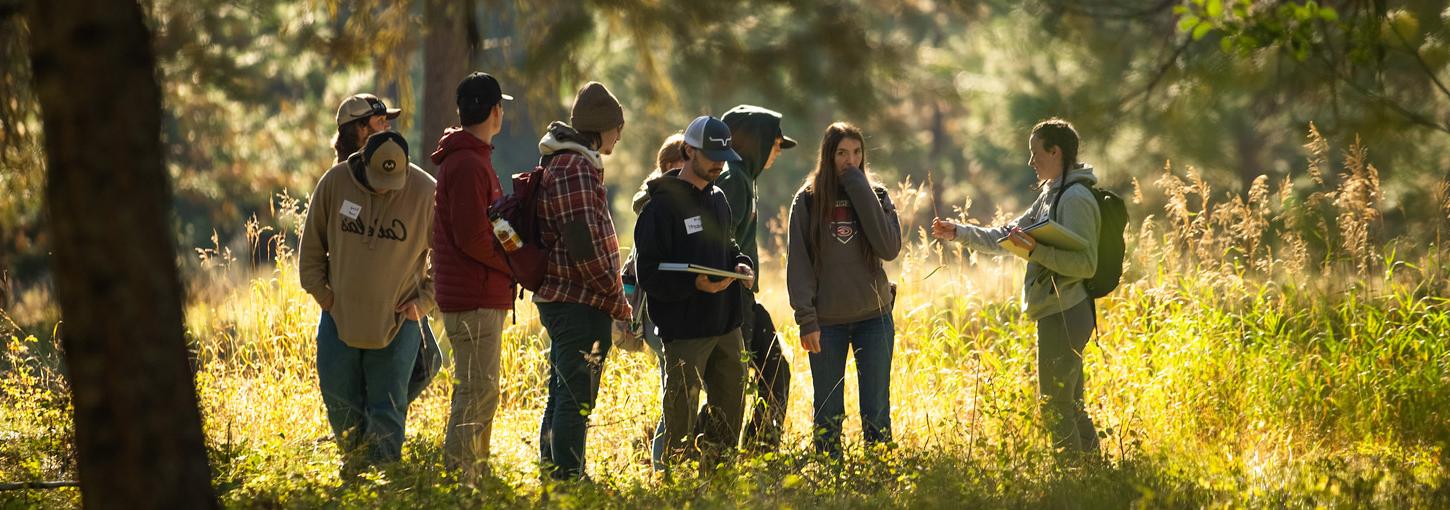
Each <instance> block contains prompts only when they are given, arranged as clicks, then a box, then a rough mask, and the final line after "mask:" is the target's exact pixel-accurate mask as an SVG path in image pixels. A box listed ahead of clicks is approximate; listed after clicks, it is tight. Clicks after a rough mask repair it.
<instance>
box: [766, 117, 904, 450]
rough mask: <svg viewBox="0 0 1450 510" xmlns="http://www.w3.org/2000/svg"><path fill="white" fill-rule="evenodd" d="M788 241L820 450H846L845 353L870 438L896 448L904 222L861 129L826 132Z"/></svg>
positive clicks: (790, 281)
mask: <svg viewBox="0 0 1450 510" xmlns="http://www.w3.org/2000/svg"><path fill="white" fill-rule="evenodd" d="M788 237H789V244H790V248H789V251H788V253H787V257H786V279H787V283H786V286H787V288H788V289H789V291H790V305H791V308H793V309H795V318H796V323H797V324H799V325H800V337H801V348H803V349H805V350H806V351H807V352H809V353H810V354H809V358H810V366H811V380H812V386H813V390H814V395H813V399H812V400H813V402H812V404H813V407H814V409H813V411H814V422H815V431H814V433H813V434H812V438H813V442H814V444H815V448H816V451H817V452H820V453H825V454H828V455H830V456H832V457H835V458H840V456H841V423H842V422H843V421H845V419H846V403H845V388H844V386H845V375H846V355H847V354H848V353H854V355H855V356H856V372H857V376H858V380H859V382H860V388H859V390H860V394H861V395H860V398H861V429H862V432H863V433H864V435H865V439H866V442H867V443H868V444H873V443H888V444H889V443H890V442H891V357H892V351H893V350H894V347H895V339H896V325H895V323H894V322H893V321H892V318H891V310H892V305H893V304H894V302H895V298H896V290H895V286H894V285H892V284H891V282H890V281H888V280H887V278H886V270H885V267H884V265H883V262H884V261H888V260H892V259H895V258H896V255H897V254H898V253H900V252H901V226H900V222H899V221H898V220H897V216H896V207H895V206H894V205H892V203H891V198H890V197H889V196H888V195H887V193H886V189H885V188H883V187H881V186H879V185H874V184H872V182H871V180H870V178H869V177H868V174H867V171H866V144H865V137H864V136H862V134H861V130H860V129H859V128H857V127H856V126H853V125H851V124H848V123H845V122H837V123H834V124H831V125H830V126H828V127H827V128H826V132H825V135H824V136H823V137H822V140H821V152H820V159H818V160H817V161H816V170H815V171H814V172H813V173H812V174H811V175H809V176H807V177H806V180H805V183H803V184H802V186H801V189H800V191H798V192H796V195H795V200H794V201H793V202H792V203H791V207H790V230H789V234H788Z"/></svg>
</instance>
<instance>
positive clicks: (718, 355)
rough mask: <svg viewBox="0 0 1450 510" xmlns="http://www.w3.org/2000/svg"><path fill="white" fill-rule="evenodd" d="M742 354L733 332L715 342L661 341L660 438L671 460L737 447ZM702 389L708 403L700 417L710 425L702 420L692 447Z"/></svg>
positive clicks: (736, 333)
mask: <svg viewBox="0 0 1450 510" xmlns="http://www.w3.org/2000/svg"><path fill="white" fill-rule="evenodd" d="M744 350H745V346H744V343H743V341H742V339H741V337H740V330H739V329H736V330H733V331H731V332H729V333H726V334H723V335H720V336H712V337H705V338H691V339H682V340H671V339H666V340H665V341H664V351H665V353H664V354H665V395H664V403H663V407H664V422H665V430H664V437H665V444H666V445H667V446H666V448H667V449H668V450H669V451H670V452H671V453H670V455H669V456H670V457H672V458H673V459H675V460H677V459H678V458H679V456H680V455H681V454H693V453H695V450H696V449H697V448H698V449H699V450H700V452H701V453H706V454H715V453H720V452H721V451H722V450H731V449H734V448H735V447H736V446H737V445H738V444H739V442H740V421H741V418H742V417H743V414H744V410H745V363H744V362H743V360H742V359H741V351H744ZM702 386H703V388H704V390H705V394H706V396H707V397H708V398H709V405H707V406H705V410H704V411H705V412H708V413H710V414H711V419H710V420H702V423H708V424H709V426H707V427H702V428H703V429H704V430H700V431H698V432H699V433H700V436H701V437H700V438H699V440H698V443H697V442H696V440H695V439H694V438H693V437H691V436H692V435H693V433H694V432H696V431H695V430H694V429H695V425H696V420H697V419H698V418H699V417H698V416H697V415H696V414H697V413H696V409H699V407H698V406H699V402H700V396H699V395H700V389H701V387H702ZM702 464H703V463H702Z"/></svg>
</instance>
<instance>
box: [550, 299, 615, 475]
mask: <svg viewBox="0 0 1450 510" xmlns="http://www.w3.org/2000/svg"><path fill="white" fill-rule="evenodd" d="M539 321H540V322H543V323H544V329H546V330H548V332H549V341H550V342H551V344H552V345H550V347H549V402H548V404H545V406H544V419H543V423H541V424H540V425H539V460H540V461H542V463H543V465H544V474H547V475H549V476H551V477H553V478H555V479H573V478H581V477H583V476H584V445H585V435H586V433H587V432H588V428H589V415H590V414H592V413H593V410H594V400H595V398H596V397H598V396H599V376H600V374H602V373H603V372H604V357H605V356H606V355H608V354H609V348H610V347H612V346H613V345H614V343H613V340H612V339H611V338H610V334H611V333H610V329H611V327H612V325H613V321H614V319H611V318H610V317H609V314H607V313H604V312H603V311H602V310H599V309H596V308H593V307H590V306H588V305H582V304H579V303H539Z"/></svg>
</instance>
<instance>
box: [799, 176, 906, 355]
mask: <svg viewBox="0 0 1450 510" xmlns="http://www.w3.org/2000/svg"><path fill="white" fill-rule="evenodd" d="M841 184H842V187H843V188H844V191H845V193H844V194H841V195H840V196H839V197H838V199H837V200H836V207H835V213H834V214H833V215H832V218H831V219H830V221H831V224H830V225H826V228H824V229H822V230H821V231H822V232H823V233H825V235H824V236H823V237H825V239H821V240H819V241H818V243H819V245H820V251H821V253H818V254H816V253H810V247H809V245H808V244H807V242H806V239H807V237H808V236H810V232H811V228H810V225H811V221H813V220H816V218H812V217H811V216H812V214H813V213H812V211H811V209H812V207H811V199H810V198H807V196H808V193H806V192H805V191H804V190H802V191H801V192H799V193H796V196H795V200H794V201H792V202H791V204H790V234H789V239H790V251H789V253H788V254H787V257H786V267H785V269H786V287H787V288H788V289H789V291H790V306H791V308H794V309H795V319H796V324H800V327H801V334H802V335H806V334H810V333H814V332H816V331H819V330H820V329H821V326H822V325H828V326H829V325H834V324H849V323H852V322H856V321H862V320H866V319H870V318H873V317H880V316H882V315H885V314H888V313H891V305H892V302H893V301H894V297H895V296H893V295H892V289H891V282H889V281H887V279H886V271H885V269H883V268H882V265H881V261H883V260H891V259H894V258H896V255H897V254H899V253H900V252H901V224H900V222H899V221H898V220H897V217H896V206H895V205H892V203H891V197H890V196H888V195H887V194H886V189H885V188H880V187H877V188H874V189H873V188H872V186H871V183H870V182H869V181H867V180H866V174H865V173H864V172H862V171H861V170H857V169H852V170H847V171H846V172H845V173H844V174H842V175H841ZM861 243H868V245H869V246H870V255H866V253H865V252H864V250H862V246H861ZM815 257H821V261H820V264H819V265H817V264H816V263H815ZM817 266H819V273H818V272H817Z"/></svg>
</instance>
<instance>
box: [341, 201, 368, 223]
mask: <svg viewBox="0 0 1450 510" xmlns="http://www.w3.org/2000/svg"><path fill="white" fill-rule="evenodd" d="M339 212H341V213H342V215H343V216H346V217H348V219H353V220H355V219H357V215H359V214H362V206H360V205H357V204H354V203H352V201H351V200H343V201H342V210H341V211H339Z"/></svg>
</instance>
